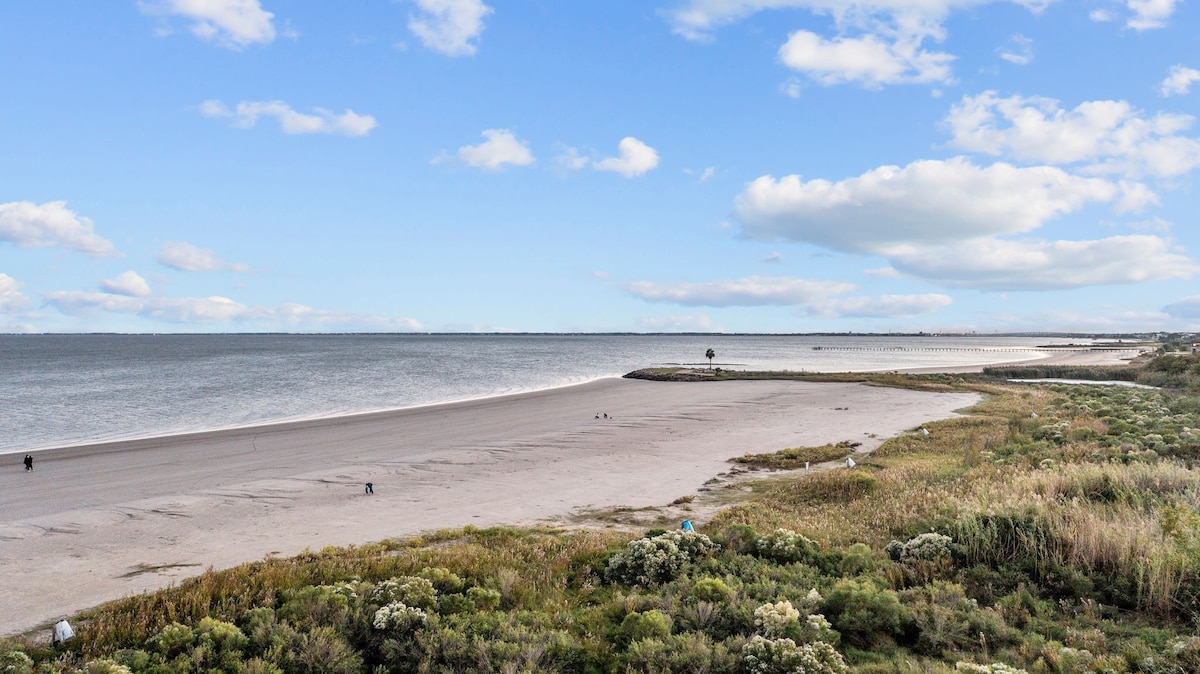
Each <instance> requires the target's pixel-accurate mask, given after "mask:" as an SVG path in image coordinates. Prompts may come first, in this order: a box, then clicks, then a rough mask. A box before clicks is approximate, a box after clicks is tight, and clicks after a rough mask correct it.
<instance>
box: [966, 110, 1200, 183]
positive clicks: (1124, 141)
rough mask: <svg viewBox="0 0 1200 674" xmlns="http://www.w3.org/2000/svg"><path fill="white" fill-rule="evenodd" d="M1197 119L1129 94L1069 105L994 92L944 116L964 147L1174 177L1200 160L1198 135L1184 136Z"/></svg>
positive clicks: (1024, 158) (1102, 169) (1107, 170)
mask: <svg viewBox="0 0 1200 674" xmlns="http://www.w3.org/2000/svg"><path fill="white" fill-rule="evenodd" d="M1194 122H1195V118H1193V117H1191V116H1190V115H1181V114H1166V113H1160V114H1158V115H1155V116H1153V117H1147V116H1145V115H1144V114H1142V113H1141V112H1140V111H1138V110H1136V109H1134V107H1133V106H1132V105H1130V104H1129V103H1128V102H1126V101H1087V102H1084V103H1080V104H1079V105H1077V106H1076V107H1075V108H1074V109H1072V110H1066V109H1064V108H1062V107H1060V106H1059V103H1058V101H1056V100H1053V99H1049V98H1039V97H1031V98H1025V97H1021V96H1011V97H1008V98H1001V97H999V96H997V95H996V92H994V91H986V92H984V93H982V94H979V95H978V96H965V97H963V99H962V101H960V102H959V103H957V104H955V105H954V106H952V107H951V109H950V114H949V115H947V117H946V119H945V124H946V126H947V127H948V128H949V130H950V132H951V133H952V134H953V139H952V140H951V145H953V146H954V147H957V148H959V149H963V150H968V151H971V152H980V153H983V154H989V155H996V156H999V155H1004V156H1011V157H1013V158H1015V159H1017V160H1020V161H1033V162H1047V163H1050V164H1059V165H1061V164H1080V165H1081V170H1083V171H1085V172H1088V173H1095V174H1103V173H1123V174H1126V175H1129V176H1139V175H1146V174H1148V175H1154V176H1177V175H1180V174H1183V173H1186V172H1188V171H1191V170H1192V169H1194V168H1196V167H1197V166H1200V139H1198V138H1190V137H1187V136H1184V135H1182V133H1183V132H1184V131H1187V130H1188V129H1190V128H1191V126H1192V124H1193V123H1194Z"/></svg>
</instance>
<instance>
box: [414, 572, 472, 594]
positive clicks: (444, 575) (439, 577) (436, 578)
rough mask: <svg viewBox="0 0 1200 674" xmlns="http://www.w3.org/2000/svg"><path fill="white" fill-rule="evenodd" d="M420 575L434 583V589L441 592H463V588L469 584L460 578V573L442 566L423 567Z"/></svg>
mask: <svg viewBox="0 0 1200 674" xmlns="http://www.w3.org/2000/svg"><path fill="white" fill-rule="evenodd" d="M418 575H420V576H421V577H422V578H425V579H427V580H428V581H429V582H430V583H431V584H432V585H433V589H434V590H436V591H437V592H438V593H439V594H456V593H461V592H462V591H463V588H464V587H466V586H467V583H466V581H464V580H463V579H462V578H459V576H458V574H456V573H454V572H453V571H451V570H450V569H446V568H442V567H440V566H434V567H426V568H424V569H421V572H420V574H418Z"/></svg>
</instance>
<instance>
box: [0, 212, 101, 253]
mask: <svg viewBox="0 0 1200 674" xmlns="http://www.w3.org/2000/svg"><path fill="white" fill-rule="evenodd" d="M0 241H8V242H9V243H12V244H14V245H16V246H17V247H19V248H50V247H58V248H68V249H71V250H77V251H79V252H81V253H86V254H87V255H90V256H91V257H120V256H121V254H120V253H119V252H118V251H117V249H116V247H115V246H113V244H112V243H111V242H110V241H108V240H107V239H104V238H102V237H100V236H97V235H96V233H95V231H93V229H92V221H91V220H89V219H88V218H85V217H83V216H81V215H79V214H77V213H75V212H74V211H72V210H70V209H68V208H67V202H65V201H47V202H46V203H44V204H35V203H33V202H29V201H12V202H9V203H6V204H0Z"/></svg>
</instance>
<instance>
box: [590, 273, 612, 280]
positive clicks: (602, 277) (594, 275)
mask: <svg viewBox="0 0 1200 674" xmlns="http://www.w3.org/2000/svg"><path fill="white" fill-rule="evenodd" d="M590 275H591V277H592V278H598V279H600V280H602V281H603V280H607V279H608V278H610V277H611V276H612V274H609V273H608V272H606V271H594V272H591V274H590Z"/></svg>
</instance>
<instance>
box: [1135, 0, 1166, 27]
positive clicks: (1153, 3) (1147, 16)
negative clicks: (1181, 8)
mask: <svg viewBox="0 0 1200 674" xmlns="http://www.w3.org/2000/svg"><path fill="white" fill-rule="evenodd" d="M1178 1H1179V0H1128V3H1127V4H1128V6H1129V11H1131V12H1133V16H1131V17H1129V20H1128V21H1126V22H1125V25H1126V26H1127V27H1129V28H1132V29H1134V30H1136V31H1143V30H1151V29H1154V28H1163V27H1165V26H1166V25H1167V19H1169V18H1171V15H1172V14H1174V13H1175V4H1176V3H1177V2H1178Z"/></svg>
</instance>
